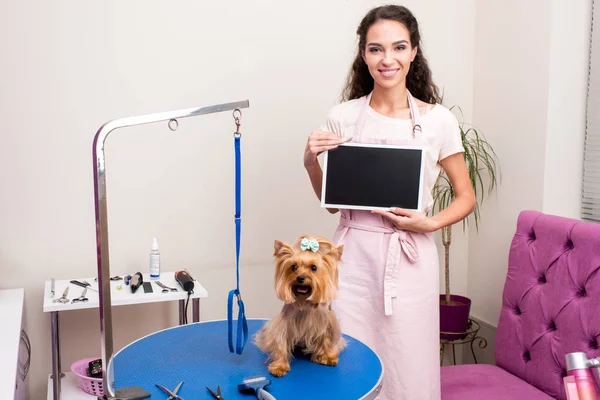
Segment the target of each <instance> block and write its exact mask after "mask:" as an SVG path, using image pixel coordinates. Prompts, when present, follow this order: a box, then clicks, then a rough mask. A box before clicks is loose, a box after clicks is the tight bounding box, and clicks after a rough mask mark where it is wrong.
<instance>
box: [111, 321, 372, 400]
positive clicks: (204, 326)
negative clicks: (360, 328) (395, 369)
mask: <svg viewBox="0 0 600 400" xmlns="http://www.w3.org/2000/svg"><path fill="white" fill-rule="evenodd" d="M265 322H266V320H263V319H250V320H248V331H249V337H250V339H249V340H248V344H246V347H245V348H244V351H243V353H242V354H241V355H238V354H232V353H230V352H229V346H228V341H227V321H226V320H224V321H209V322H199V323H194V324H189V325H182V326H177V327H174V328H169V329H165V330H162V331H158V332H155V333H153V334H151V335H149V336H146V337H144V338H142V339H139V340H137V341H135V342H133V343H131V344H129V345H127V346H126V347H125V348H123V349H122V350H121V351H119V352H118V353H116V354H115V357H114V374H115V386H116V387H117V388H125V387H131V386H141V387H143V388H144V389H145V390H147V391H148V392H149V393H150V394H151V395H152V399H166V398H167V397H168V396H167V395H166V394H165V393H164V392H163V391H162V390H160V389H159V388H157V387H156V385H155V384H157V383H158V384H160V385H163V386H165V387H167V388H168V389H169V390H173V389H174V388H175V387H176V386H177V384H178V383H179V382H181V381H183V382H184V383H183V385H182V386H181V389H180V390H179V392H178V393H177V394H178V395H179V396H181V397H182V398H183V399H185V400H194V399H200V400H201V399H212V398H213V397H212V396H211V394H210V393H209V392H208V390H207V389H206V386H208V387H209V388H211V389H212V390H213V391H216V388H217V385H220V387H221V395H222V397H223V399H224V400H233V399H252V398H255V397H254V396H253V395H252V394H243V393H240V392H239V391H238V384H240V383H242V380H243V379H245V378H248V377H253V376H264V377H266V378H267V379H270V380H271V384H270V385H269V386H267V387H266V390H267V391H268V392H270V393H271V394H272V395H273V396H275V398H277V399H279V400H282V399H284V400H294V399H312V400H317V399H373V398H375V397H376V395H377V393H378V392H379V390H380V384H381V376H382V373H383V367H382V364H381V361H380V360H379V357H377V355H376V354H375V353H374V352H373V351H372V350H371V349H370V348H369V347H367V346H365V345H364V344H363V343H361V342H360V341H358V340H356V339H354V338H352V337H350V336H347V335H344V337H345V338H346V340H347V341H348V346H347V347H346V348H345V349H344V350H343V351H342V353H341V354H340V361H339V364H338V365H337V366H336V367H330V366H325V365H321V364H317V363H314V362H311V361H310V359H309V358H308V357H307V356H302V355H297V356H295V357H294V358H293V359H292V360H291V363H290V366H291V370H290V372H288V373H287V374H286V375H285V376H283V377H281V378H276V377H274V376H272V375H271V374H269V371H268V369H267V364H266V359H267V357H266V355H265V354H264V353H263V352H261V351H260V350H259V349H258V348H257V347H256V346H255V345H254V343H253V335H254V334H255V333H256V332H257V331H258V330H259V329H260V328H261V327H262V326H263V325H264V323H265ZM235 328H236V325H235V323H234V332H235Z"/></svg>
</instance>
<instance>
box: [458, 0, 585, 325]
mask: <svg viewBox="0 0 600 400" xmlns="http://www.w3.org/2000/svg"><path fill="white" fill-rule="evenodd" d="M590 18H591V1H589V0H582V1H577V2H573V1H568V0H554V1H552V2H548V1H546V0H537V1H528V2H522V1H519V0H513V1H503V2H477V12H476V18H475V21H476V26H477V28H476V43H475V73H474V83H473V87H474V97H473V104H474V106H473V115H474V117H473V119H474V121H475V124H476V125H477V126H478V127H480V128H481V129H482V131H483V132H485V134H486V136H487V138H488V139H489V140H490V142H491V143H492V144H493V145H494V148H495V149H496V152H497V153H498V156H499V158H500V160H501V164H502V185H501V186H500V188H499V190H498V192H497V194H496V195H495V196H493V197H491V198H489V200H486V203H485V204H484V208H483V210H482V224H481V228H480V230H479V233H478V234H471V235H470V236H469V262H468V265H469V267H468V293H469V296H470V297H471V299H472V301H473V314H474V315H475V316H476V317H478V318H479V319H481V320H483V321H485V322H487V323H489V324H491V325H496V324H497V321H498V317H499V313H500V305H501V296H502V289H503V286H504V280H505V277H506V269H507V260H508V250H509V246H510V241H511V240H512V236H513V234H514V232H515V228H516V220H517V217H518V214H519V212H520V211H522V210H524V209H535V210H541V211H544V212H548V213H552V214H557V215H563V216H568V217H575V218H578V217H579V201H580V192H581V168H582V166H581V161H582V151H583V145H582V143H583V135H584V128H585V124H584V112H585V94H586V92H585V90H586V74H587V63H588V51H589V50H588V48H589V31H590Z"/></svg>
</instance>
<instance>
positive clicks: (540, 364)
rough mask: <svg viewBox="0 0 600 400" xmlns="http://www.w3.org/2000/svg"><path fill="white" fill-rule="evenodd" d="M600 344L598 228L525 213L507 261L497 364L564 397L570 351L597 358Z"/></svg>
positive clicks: (530, 212)
mask: <svg viewBox="0 0 600 400" xmlns="http://www.w3.org/2000/svg"><path fill="white" fill-rule="evenodd" d="M599 342H600V224H594V223H591V222H581V221H578V220H574V219H568V218H563V217H557V216H552V215H547V214H542V213H540V212H537V211H523V212H522V213H521V214H520V215H519V218H518V221H517V232H516V233H515V235H514V237H513V240H512V244H511V247H510V254H509V258H508V274H507V278H506V283H505V286H504V293H503V296H502V310H501V313H500V320H499V322H498V330H497V334H496V344H495V357H496V362H497V364H498V366H499V367H501V368H503V369H505V370H506V371H508V372H510V373H512V374H513V375H516V376H518V377H519V378H521V379H523V380H525V381H526V382H528V383H530V384H532V385H534V386H536V387H537V388H539V389H540V390H542V391H544V392H546V393H547V394H548V395H550V396H552V397H555V398H558V399H561V400H564V399H566V396H565V394H564V389H563V383H562V378H563V376H566V369H565V354H566V353H571V352H574V351H584V352H586V353H587V355H588V357H590V358H591V357H594V358H595V357H598V356H600V350H599V347H598V345H599ZM594 375H596V376H597V374H596V373H594ZM596 385H597V386H598V380H596ZM597 390H598V392H599V393H600V389H597Z"/></svg>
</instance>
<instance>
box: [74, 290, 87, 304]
mask: <svg viewBox="0 0 600 400" xmlns="http://www.w3.org/2000/svg"><path fill="white" fill-rule="evenodd" d="M86 293H87V288H83V292H81V296H79V297H76V298H74V299H73V300H71V304H73V303H79V302H81V303H85V302H86V301H88V298H87V297H85V294H86Z"/></svg>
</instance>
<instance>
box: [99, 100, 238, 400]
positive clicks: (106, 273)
mask: <svg viewBox="0 0 600 400" xmlns="http://www.w3.org/2000/svg"><path fill="white" fill-rule="evenodd" d="M249 106H250V104H249V102H248V100H245V101H239V102H235V103H225V104H217V105H211V106H203V107H196V108H188V109H183V110H176V111H167V112H162V113H157V114H148V115H142V116H137V117H127V118H121V119H116V120H112V121H109V122H107V123H105V124H104V125H102V126H101V127H100V129H99V130H98V132H97V133H96V135H95V137H94V143H93V146H92V150H93V160H94V205H95V214H96V252H97V258H98V288H99V290H98V293H99V300H100V331H101V336H102V343H101V355H102V365H104V366H107V371H106V373H105V374H104V376H103V387H104V391H105V397H106V398H108V399H110V398H113V397H114V396H115V390H114V376H113V375H114V374H113V373H112V371H111V370H112V366H113V326H112V308H111V307H112V302H111V293H110V262H109V260H110V258H109V253H108V211H107V202H106V165H105V164H106V163H105V156H104V143H105V141H106V139H107V137H108V135H109V134H110V133H111V132H113V131H115V130H116V129H119V128H124V127H128V126H137V125H143V124H149V123H154V122H160V121H169V122H168V126H169V129H171V130H173V131H174V130H176V129H177V127H178V122H177V119H179V118H188V117H195V116H198V115H205V114H212V113H217V112H223V111H232V110H236V109H241V108H248V107H249ZM124 390H125V389H124Z"/></svg>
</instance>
